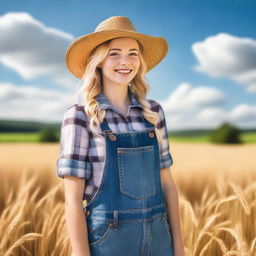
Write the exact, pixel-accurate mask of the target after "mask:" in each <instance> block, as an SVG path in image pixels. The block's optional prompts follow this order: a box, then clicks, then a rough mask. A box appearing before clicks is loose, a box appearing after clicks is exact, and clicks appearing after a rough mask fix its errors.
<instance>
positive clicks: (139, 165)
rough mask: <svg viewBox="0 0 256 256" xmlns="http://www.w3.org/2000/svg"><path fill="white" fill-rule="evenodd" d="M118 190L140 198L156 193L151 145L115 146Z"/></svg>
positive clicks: (152, 148)
mask: <svg viewBox="0 0 256 256" xmlns="http://www.w3.org/2000/svg"><path fill="white" fill-rule="evenodd" d="M117 155H118V173H119V181H120V190H121V192H122V193H123V194H125V195H127V196H130V197H132V198H136V199H141V198H146V197H150V196H154V195H155V194H156V179H155V169H154V160H155V159H154V147H153V145H150V146H144V147H136V148H117Z"/></svg>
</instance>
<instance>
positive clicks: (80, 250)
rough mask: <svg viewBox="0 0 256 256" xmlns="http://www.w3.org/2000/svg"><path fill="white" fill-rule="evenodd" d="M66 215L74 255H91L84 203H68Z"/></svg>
mask: <svg viewBox="0 0 256 256" xmlns="http://www.w3.org/2000/svg"><path fill="white" fill-rule="evenodd" d="M65 216H66V224H67V229H68V233H69V238H70V241H71V246H72V256H90V249H89V244H88V232H87V223H86V220H85V215H84V210H83V207H82V205H80V204H78V203H70V204H68V203H66V204H65Z"/></svg>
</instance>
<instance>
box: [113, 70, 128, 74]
mask: <svg viewBox="0 0 256 256" xmlns="http://www.w3.org/2000/svg"><path fill="white" fill-rule="evenodd" d="M116 71H117V72H118V73H124V74H128V73H130V72H131V70H124V69H117V70H116Z"/></svg>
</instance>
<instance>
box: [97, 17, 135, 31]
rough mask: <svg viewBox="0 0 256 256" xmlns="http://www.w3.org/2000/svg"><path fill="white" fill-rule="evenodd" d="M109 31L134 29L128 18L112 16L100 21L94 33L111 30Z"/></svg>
mask: <svg viewBox="0 0 256 256" xmlns="http://www.w3.org/2000/svg"><path fill="white" fill-rule="evenodd" d="M111 29H120V30H130V31H136V29H135V27H134V26H133V24H132V22H131V21H130V20H129V18H127V17H124V16H113V17H110V18H108V19H106V20H104V21H102V22H101V23H100V24H99V25H98V26H97V27H96V29H95V32H98V31H102V30H111Z"/></svg>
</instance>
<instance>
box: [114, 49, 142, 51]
mask: <svg viewBox="0 0 256 256" xmlns="http://www.w3.org/2000/svg"><path fill="white" fill-rule="evenodd" d="M112 50H116V51H121V49H119V48H112V49H110V50H109V51H112ZM129 51H139V50H138V49H136V48H132V49H130V50H129Z"/></svg>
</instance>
